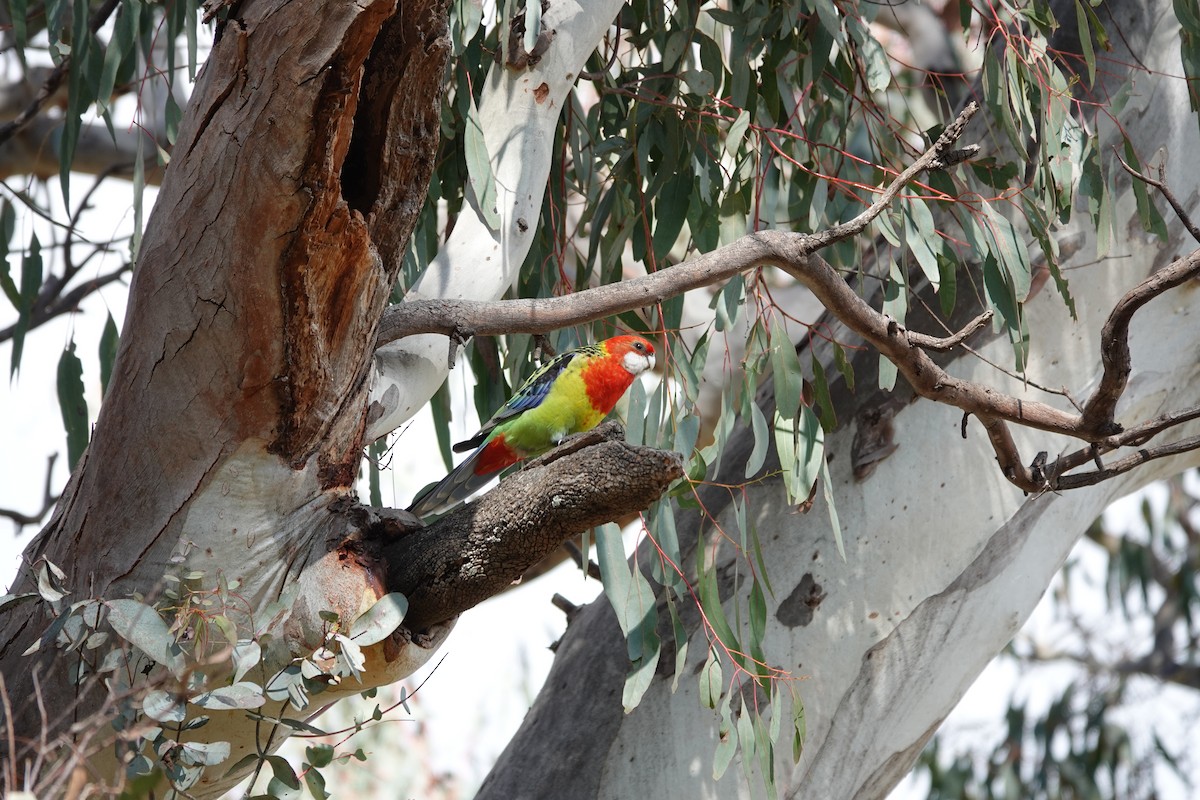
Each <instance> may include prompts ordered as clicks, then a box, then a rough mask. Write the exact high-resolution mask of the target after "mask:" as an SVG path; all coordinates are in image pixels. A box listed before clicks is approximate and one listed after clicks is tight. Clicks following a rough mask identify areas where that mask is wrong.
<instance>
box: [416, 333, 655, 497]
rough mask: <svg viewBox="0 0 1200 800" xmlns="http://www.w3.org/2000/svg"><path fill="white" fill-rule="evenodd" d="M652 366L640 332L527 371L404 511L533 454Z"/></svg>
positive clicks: (470, 489) (600, 410)
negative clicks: (456, 458)
mask: <svg viewBox="0 0 1200 800" xmlns="http://www.w3.org/2000/svg"><path fill="white" fill-rule="evenodd" d="M653 367H654V345H652V344H651V343H650V342H649V341H647V340H646V339H643V338H642V337H641V336H629V335H626V336H614V337H613V338H611V339H605V340H604V341H602V342H597V343H596V344H590V345H584V346H583V347H579V348H577V349H575V350H570V351H568V352H565V353H561V354H559V355H557V356H555V357H554V358H553V359H551V360H550V361H549V362H547V363H546V364H545V365H543V366H542V367H541V368H540V369H538V370H537V372H535V373H533V375H531V376H530V377H529V380H527V381H526V382H525V385H524V386H522V387H521V388H520V389H518V390H517V392H516V394H514V395H513V396H512V397H511V398H510V399H509V401H508V402H507V403H505V404H504V405H503V406H501V408H500V410H499V411H497V412H496V413H495V414H493V415H492V418H491V419H489V420H488V421H487V422H486V423H485V424H484V426H483V427H482V428H480V430H479V433H477V434H475V435H474V436H472V437H471V438H470V439H467V440H466V441H464V442H459V443H458V444H456V445H454V452H456V453H463V452H466V451H467V450H471V449H472V448H474V452H472V453H471V455H469V456H468V457H467V458H466V460H465V461H463V462H462V463H461V464H459V465H458V466H457V467H455V468H454V469H453V470H452V471H451V472H450V474H449V475H447V476H446V477H445V478H443V479H442V481H441V482H440V483H438V484H437V485H435V486H434V487H433V488H432V489H429V490H427V491H425V492H424V493H422V494H419V495H418V496H417V497H416V499H415V500H414V501H413V504H412V505H411V506H409V508H408V510H409V511H410V512H412V513H413V514H415V515H416V516H417V517H422V518H424V517H428V516H432V515H435V514H444V513H446V512H447V511H450V510H451V509H452V508H454V507H455V506H456V505H458V504H459V503H460V502H461V501H463V500H466V499H467V498H469V497H470V496H471V495H472V494H474V493H475V492H476V491H478V490H479V489H480V488H482V487H483V486H484V484H486V483H487V482H488V481H489V480H491V478H492V476H493V475H495V474H496V473H497V472H499V471H500V470H502V469H504V468H505V467H508V466H511V465H513V464H516V463H517V462H518V461H523V460H525V459H527V458H533V457H534V456H539V455H541V454H542V453H545V452H546V451H548V450H550V449H551V448H553V447H555V446H557V445H558V444H560V443H561V442H562V441H563V440H564V439H566V438H567V437H568V436H570V435H572V434H575V433H581V432H583V431H587V430H591V429H592V428H594V427H596V426H597V425H599V424H600V422H601V421H602V420H603V419H604V418H605V417H606V416H608V413H609V412H610V411H612V409H613V406H615V405H616V404H617V401H618V400H620V399H621V396H622V395H624V394H625V391H626V390H627V389H628V388H629V387H630V385H632V384H633V381H634V379H635V378H637V376H638V375H641V374H642V373H643V372H645V371H647V370H649V369H652V368H653Z"/></svg>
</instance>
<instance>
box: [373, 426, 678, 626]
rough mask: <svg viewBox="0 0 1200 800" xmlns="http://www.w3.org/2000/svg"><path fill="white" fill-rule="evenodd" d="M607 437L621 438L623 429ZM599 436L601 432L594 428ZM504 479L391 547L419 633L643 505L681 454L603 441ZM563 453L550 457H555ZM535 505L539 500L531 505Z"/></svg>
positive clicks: (399, 587)
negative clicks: (568, 543)
mask: <svg viewBox="0 0 1200 800" xmlns="http://www.w3.org/2000/svg"><path fill="white" fill-rule="evenodd" d="M606 429H607V430H606V433H607V435H609V436H610V437H623V435H624V434H623V431H622V430H621V428H620V426H619V425H617V424H616V423H609V424H608V425H607V426H606ZM597 430H598V431H599V430H601V429H597ZM563 448H566V449H568V454H567V455H565V456H562V457H560V458H554V460H552V461H549V463H546V460H545V459H544V460H542V461H540V462H539V465H538V466H534V467H529V468H526V469H525V470H523V471H521V472H518V473H516V474H515V475H512V476H511V477H509V478H507V479H505V480H504V481H503V482H502V483H501V484H500V486H499V487H497V488H496V489H495V490H493V491H491V492H489V493H487V494H486V495H484V496H483V497H482V498H480V499H479V500H477V501H476V502H474V503H472V504H470V505H468V506H466V507H465V508H463V509H460V510H459V511H456V512H455V513H453V514H450V515H449V516H447V517H444V518H443V519H441V520H439V521H438V522H435V523H434V524H433V525H431V526H430V527H429V528H427V529H425V530H423V531H420V532H418V533H413V534H410V535H408V536H406V537H404V538H402V539H400V540H399V541H398V542H396V543H395V544H393V545H391V546H389V547H386V548H385V552H384V555H385V559H386V561H387V562H388V564H389V572H388V591H393V592H402V593H403V594H404V595H405V596H406V597H408V602H409V611H408V616H407V617H405V620H404V624H405V626H406V627H408V628H409V629H410V630H413V631H415V632H419V631H421V630H423V629H424V628H427V627H429V626H430V625H433V624H436V623H438V622H442V621H443V620H447V619H449V618H451V617H453V616H454V615H456V614H460V613H462V612H463V611H466V610H467V609H468V608H471V607H473V606H475V605H477V604H478V603H480V602H482V601H484V600H486V599H487V598H489V597H491V596H493V595H495V594H497V593H499V592H500V591H502V590H503V589H504V588H505V587H506V586H508V585H509V584H510V583H512V582H513V581H515V580H517V579H518V578H520V577H521V575H522V574H523V573H524V572H525V570H527V569H529V567H531V566H532V565H534V564H536V563H537V562H538V561H540V560H541V559H543V558H544V557H545V556H547V555H548V554H550V553H551V552H553V551H554V550H555V549H556V548H558V547H560V546H561V545H562V543H563V542H564V541H565V540H566V539H568V538H569V537H571V536H574V535H575V534H577V533H581V532H582V531H585V530H587V529H588V528H593V527H595V526H597V525H601V524H603V523H605V522H610V521H612V520H614V519H617V518H619V517H621V516H624V515H626V514H631V513H637V512H640V511H643V510H644V509H646V508H647V507H648V506H649V505H650V504H651V503H653V502H654V501H655V500H657V499H658V498H659V497H661V496H662V494H663V492H665V491H666V490H667V487H668V486H669V485H670V484H671V482H672V481H674V480H675V479H677V478H680V477H682V476H683V462H682V461H681V459H680V457H679V456H678V455H677V454H676V453H670V452H666V451H663V450H654V449H652V448H649V447H636V446H633V445H630V444H626V443H625V442H624V441H623V440H613V439H610V440H609V441H606V442H602V443H600V444H597V445H595V446H592V447H587V448H584V449H582V450H579V451H578V452H570V450H574V449H575V448H574V446H573V445H572V443H571V442H570V441H568V442H567V443H566V444H565V445H563ZM556 453H557V451H551V453H550V454H548V455H549V456H551V457H552V458H553V457H554V456H555V455H556ZM531 499H533V501H532V502H531Z"/></svg>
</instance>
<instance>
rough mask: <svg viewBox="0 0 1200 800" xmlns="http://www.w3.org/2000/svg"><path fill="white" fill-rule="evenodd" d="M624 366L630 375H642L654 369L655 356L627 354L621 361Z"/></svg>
mask: <svg viewBox="0 0 1200 800" xmlns="http://www.w3.org/2000/svg"><path fill="white" fill-rule="evenodd" d="M621 363H622V365H623V366H624V367H625V369H626V371H628V372H629V374H630V375H641V374H642V373H643V372H645V371H646V370H648V369H653V368H654V356H652V355H646V354H644V353H639V352H636V351H634V352H630V353H626V354H625V357H624V358H623V359H621Z"/></svg>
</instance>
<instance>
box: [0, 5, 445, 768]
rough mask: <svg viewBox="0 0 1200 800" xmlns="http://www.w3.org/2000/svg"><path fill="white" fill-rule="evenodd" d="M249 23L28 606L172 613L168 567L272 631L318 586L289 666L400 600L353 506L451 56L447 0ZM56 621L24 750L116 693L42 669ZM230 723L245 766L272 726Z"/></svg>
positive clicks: (387, 656) (6, 669)
mask: <svg viewBox="0 0 1200 800" xmlns="http://www.w3.org/2000/svg"><path fill="white" fill-rule="evenodd" d="M238 15H239V16H236V17H231V18H230V20H229V21H228V22H227V23H225V24H224V25H223V27H222V30H221V31H220V35H219V37H218V40H217V42H216V45H215V47H214V49H213V52H212V55H211V56H210V58H209V60H208V63H207V65H206V66H205V68H204V72H203V75H202V77H201V79H200V81H199V83H198V85H197V87H196V91H195V94H194V97H193V99H192V102H191V104H190V106H189V108H188V111H187V114H186V116H185V119H184V121H183V124H182V126H181V129H180V133H179V138H178V142H177V144H176V147H175V150H174V154H173V157H172V160H171V163H170V167H169V169H168V172H167V175H166V177H165V179H164V182H163V187H162V191H161V194H160V196H159V199H158V202H157V204H156V206H155V208H154V212H153V214H152V216H151V219H150V221H149V223H148V225H147V231H146V236H145V239H144V241H143V243H142V246H141V252H140V254H139V258H138V262H137V267H136V269H135V271H134V277H133V283H132V288H131V291H130V300H129V308H128V313H127V317H126V321H125V325H124V331H125V335H124V336H122V338H121V347H120V352H119V354H118V357H117V360H116V365H115V367H114V372H113V376H112V380H111V385H110V387H109V391H108V395H107V396H106V398H105V401H104V405H103V407H102V409H101V412H100V417H99V419H98V421H97V424H96V427H95V433H94V436H93V438H92V441H91V445H90V447H89V449H88V451H87V453H86V454H85V456H84V457H83V458H82V459H81V460H80V463H79V465H78V467H77V469H76V470H75V473H74V474H73V476H72V478H71V481H70V483H69V484H68V486H67V489H66V491H65V493H64V495H63V498H62V500H61V501H60V502H59V504H58V507H57V510H56V512H55V515H54V517H53V519H52V520H51V521H50V523H49V524H48V525H47V526H46V528H45V529H44V530H43V531H42V532H41V533H40V534H39V535H38V537H37V539H36V540H35V542H34V543H33V544H32V545H31V547H30V548H29V549H28V551H27V553H26V565H25V567H24V568H23V570H22V572H21V575H20V577H19V578H18V580H17V583H16V584H15V586H14V589H13V591H14V592H19V591H32V590H35V589H36V576H35V572H34V570H33V569H32V568H31V566H30V564H31V563H32V562H33V561H34V559H36V558H38V557H45V558H47V559H49V560H50V561H51V562H53V563H55V564H57V565H59V566H60V567H61V568H62V569H63V570H64V571H65V573H66V578H65V581H64V583H65V585H66V587H67V588H68V589H69V590H70V591H71V592H72V594H71V595H70V596H69V597H68V601H70V600H75V599H80V598H85V597H103V598H107V599H113V598H117V597H122V596H127V595H128V594H130V593H132V592H138V593H141V594H142V595H144V596H146V597H148V598H150V599H151V600H153V599H154V598H155V597H156V596H158V595H159V593H160V591H161V589H162V587H163V585H164V583H163V580H164V576H166V575H168V574H170V573H176V574H178V573H180V572H181V571H194V572H195V573H198V574H201V575H202V576H203V577H202V578H200V579H199V580H200V582H201V583H202V585H204V586H205V587H207V588H213V587H215V586H216V585H217V583H218V581H220V580H224V581H234V580H236V581H237V582H238V583H239V585H238V588H237V594H238V595H240V597H241V598H242V599H243V600H244V603H245V605H244V606H242V608H243V609H249V611H245V610H243V611H241V612H238V611H237V610H236V609H226V610H225V611H226V613H227V615H228V616H229V617H230V619H231V620H232V621H234V622H235V624H237V625H238V628H239V631H241V632H242V633H243V635H248V633H249V631H250V630H252V628H251V626H252V625H256V624H258V623H260V622H261V620H252V619H251V617H253V614H254V611H255V610H259V609H261V608H263V607H264V606H265V605H266V604H267V603H268V601H270V600H272V599H274V598H276V597H278V596H279V594H280V592H281V590H282V589H283V588H284V586H285V584H289V583H291V582H296V581H298V582H299V583H300V585H301V587H302V591H301V592H300V594H299V595H298V597H297V601H296V603H295V605H294V607H293V608H291V609H290V612H289V614H288V615H287V617H286V618H285V619H284V620H282V621H281V622H280V625H279V626H277V628H276V630H277V632H279V633H280V634H282V635H279V636H278V637H277V639H276V645H275V648H276V649H275V650H274V651H271V652H270V653H269V656H268V659H267V663H268V665H275V668H278V666H280V665H283V664H286V663H288V661H289V660H290V659H291V658H292V657H295V656H297V655H299V654H301V653H304V652H311V651H312V649H313V648H315V647H317V646H320V644H321V643H322V636H323V632H324V630H325V628H326V627H327V624H326V623H325V622H324V621H323V620H322V619H321V618H320V617H319V612H322V611H333V612H336V613H338V614H339V615H340V616H341V617H342V618H343V619H345V620H351V619H354V618H355V617H356V616H357V615H358V614H359V613H360V612H361V611H362V610H363V609H365V608H367V607H369V606H370V605H371V604H372V603H373V602H374V601H375V599H376V598H377V597H379V596H380V595H381V594H383V593H384V592H385V588H384V587H385V583H386V580H385V570H384V568H383V565H382V562H380V561H379V560H378V559H377V558H375V557H374V548H376V547H377V545H376V544H373V543H372V542H371V541H370V531H366V530H362V529H361V527H360V526H359V525H358V524H357V523H356V521H355V517H354V516H353V515H350V514H347V513H343V510H344V509H345V508H346V507H347V505H348V504H352V503H351V501H352V498H353V482H354V480H355V477H356V475H357V473H358V469H359V461H360V457H361V449H362V446H363V441H364V430H365V426H366V414H367V407H368V402H367V398H368V391H369V385H370V375H371V364H372V355H373V352H374V344H375V331H376V327H377V324H378V321H379V317H380V313H381V312H382V309H383V307H384V305H385V304H386V303H387V302H388V297H389V294H390V292H391V288H392V285H393V283H394V280H395V276H396V272H397V270H398V268H399V264H400V253H401V249H402V247H403V246H404V245H405V243H406V242H407V239H408V237H409V234H410V233H411V230H412V228H413V226H414V224H415V221H416V218H417V214H418V212H419V211H420V209H421V206H422V202H423V199H424V196H425V192H426V189H427V187H428V184H429V179H430V176H431V174H432V169H433V159H434V155H435V150H436V147H437V145H438V137H439V125H440V110H441V109H440V101H441V93H442V88H443V80H444V74H445V69H446V63H447V59H448V56H449V50H450V45H449V37H448V34H447V22H446V2H445V0H429V1H428V2H418V3H405V4H404V6H403V12H402V13H400V12H399V11H398V9H397V4H396V3H395V2H394V1H393V0H372V1H371V2H366V3H359V4H353V3H352V4H345V3H321V4H318V5H315V6H314V5H312V4H294V3H292V4H289V3H284V2H278V1H277V0H264V1H263V2H252V3H246V4H242V5H241V6H239V7H238ZM318 20H319V24H314V23H315V22H316V21H318ZM400 87H403V88H402V90H401V89H400ZM47 621H48V617H47V616H45V614H44V611H43V607H42V605H41V604H36V605H26V606H23V607H21V608H19V609H16V610H14V611H12V612H11V613H6V614H5V619H4V621H3V628H2V629H0V664H3V673H4V676H5V680H6V681H7V689H8V692H9V695H10V697H12V698H15V705H16V708H15V709H14V717H15V719H16V722H17V730H18V737H19V739H20V740H21V743H22V744H28V743H30V742H35V741H36V737H37V734H38V732H39V729H40V727H41V721H40V720H39V719H38V711H37V704H36V703H35V702H34V698H35V696H38V695H40V699H41V701H42V703H43V704H44V707H45V708H47V709H49V713H50V717H51V718H50V720H48V722H49V725H48V728H49V733H50V735H51V736H53V735H55V734H57V733H60V732H61V731H63V729H64V726H66V725H68V724H69V723H71V722H72V721H74V720H78V719H81V718H85V717H86V716H87V715H88V714H89V713H90V712H91V711H93V710H95V709H96V708H98V707H99V706H100V704H101V702H102V699H103V696H104V695H105V692H104V691H103V690H102V689H101V687H100V686H99V685H98V684H96V683H95V682H91V683H88V684H85V686H91V692H90V694H88V695H86V696H81V697H77V695H78V694H80V692H81V691H82V690H81V689H80V688H78V687H75V686H72V685H71V684H70V682H69V681H68V679H67V675H66V672H67V670H66V669H64V668H61V667H62V665H61V664H56V663H55V659H56V657H57V655H58V654H56V653H55V652H54V648H53V647H44V648H42V650H41V652H40V654H38V656H37V658H38V659H40V660H39V661H38V662H37V665H36V666H35V665H34V664H33V663H31V659H30V658H23V657H22V656H21V653H22V652H23V651H24V650H25V649H26V648H27V647H28V646H29V645H30V644H31V643H32V642H34V641H35V640H36V639H37V638H38V637H39V636H40V635H41V634H42V632H43V630H44V629H45V627H46V624H47ZM446 630H448V625H443V626H441V627H440V628H437V629H434V630H433V631H431V632H430V635H429V636H428V637H427V638H426V639H425V640H423V641H424V643H425V644H426V645H427V646H426V647H419V646H416V645H411V644H410V645H407V646H400V647H398V646H396V645H397V644H399V642H395V641H389V642H384V643H380V644H378V645H375V646H374V647H372V648H368V649H367V650H368V663H370V664H371V665H372V667H371V670H370V674H369V675H368V678H367V683H368V685H372V684H380V683H386V682H391V681H394V680H396V679H398V678H400V677H402V676H404V675H407V674H409V673H410V672H411V671H412V670H413V669H415V668H416V667H417V666H419V665H420V664H421V663H423V662H424V660H425V659H426V658H427V657H428V655H429V654H430V653H431V652H432V649H431V648H432V647H433V646H436V644H437V643H438V641H440V637H441V636H442V635H444V633H445V632H446ZM56 666H58V667H59V668H58V669H55V667H56ZM35 673H40V680H38V679H36V678H34V677H33V676H34V675H35ZM35 681H36V682H35ZM362 688H363V687H362V686H356V687H354V689H353V691H361V690H362ZM347 691H350V689H349V687H347ZM230 717H231V719H232V718H233V717H236V718H237V720H240V721H234V722H231V723H230V729H224V730H221V731H217V730H214V731H213V735H215V736H217V737H225V738H226V739H227V740H232V741H233V743H234V752H233V758H234V759H235V760H236V759H237V758H238V757H240V755H241V754H242V753H244V752H250V750H249V748H252V747H253V746H254V741H255V735H254V730H253V729H254V724H253V723H252V722H251V721H250V720H248V719H246V718H245V716H244V715H242V714H238V715H230ZM239 726H240V727H239ZM213 727H214V726H208V727H207V728H205V729H203V730H204V731H205V732H206V735H209V734H207V731H208V729H209V728H213ZM216 727H217V728H220V727H221V726H216ZM232 728H237V729H236V730H233V729H232ZM106 749H108V750H111V748H106ZM9 755H12V754H9ZM230 763H233V762H232V761H231V762H230ZM212 772H213V773H214V774H213V777H214V778H215V777H216V774H217V773H218V771H217V770H213V771H212ZM220 772H224V770H220ZM210 788H212V789H215V788H216V785H215V784H213V786H210Z"/></svg>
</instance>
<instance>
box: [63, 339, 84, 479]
mask: <svg viewBox="0 0 1200 800" xmlns="http://www.w3.org/2000/svg"><path fill="white" fill-rule="evenodd" d="M58 407H59V410H60V411H61V412H62V421H63V428H65V429H66V432H67V463H68V464H69V465H70V467H71V469H75V465H76V464H77V463H79V457H80V456H82V455H83V451H84V450H86V449H87V444H88V407H87V401H86V400H85V399H84V397H83V363H82V362H81V361H80V360H79V356H77V355H75V342H73V341H72V342H71V343H70V344H69V345H68V346H67V349H66V350H64V351H63V354H62V356H60V357H59V359H58Z"/></svg>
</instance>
